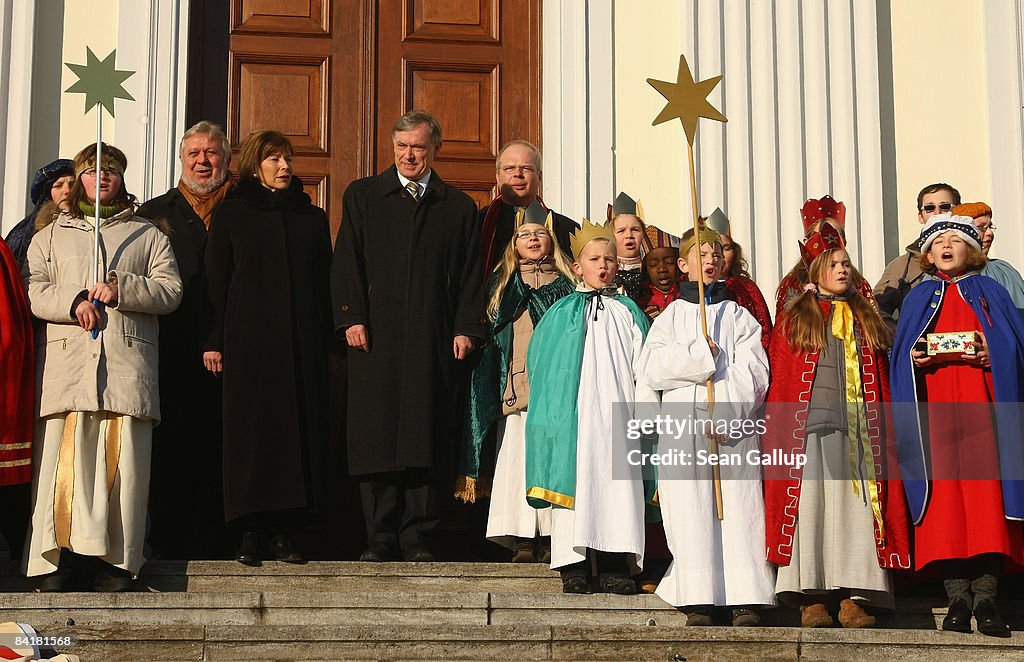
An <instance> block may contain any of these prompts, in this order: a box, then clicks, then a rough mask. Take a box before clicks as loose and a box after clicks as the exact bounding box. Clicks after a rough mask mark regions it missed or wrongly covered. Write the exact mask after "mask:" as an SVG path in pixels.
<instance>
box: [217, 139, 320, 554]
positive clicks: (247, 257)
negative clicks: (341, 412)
mask: <svg viewBox="0 0 1024 662" xmlns="http://www.w3.org/2000/svg"><path fill="white" fill-rule="evenodd" d="M292 153H293V149H292V145H291V143H290V142H289V141H288V139H287V138H286V137H285V136H284V135H282V134H280V133H278V132H276V131H259V132H256V133H254V134H252V135H251V136H249V138H248V139H247V140H246V142H245V144H244V145H243V146H242V152H241V155H240V159H239V167H238V169H239V178H240V180H239V183H238V186H237V188H236V189H235V195H236V197H235V198H234V199H228V200H225V201H224V202H223V203H221V205H220V206H219V207H218V208H217V210H216V211H215V212H214V217H213V221H212V222H211V224H210V235H209V238H208V240H207V247H206V275H207V281H208V287H209V294H210V303H211V307H212V329H211V333H210V338H209V341H208V342H207V346H206V350H207V351H206V352H205V353H204V354H203V362H204V364H205V365H206V367H207V369H208V370H210V371H211V372H213V373H214V374H218V375H219V374H223V398H224V515H225V519H226V520H227V521H228V522H230V523H233V524H234V525H235V526H236V527H237V528H239V529H240V530H241V531H242V541H241V545H240V547H239V550H238V554H237V555H236V560H238V561H239V562H241V563H245V564H247V565H259V564H260V562H261V560H262V559H264V558H270V559H277V560H279V561H287V562H289V563H302V562H303V558H302V555H301V554H299V553H298V552H297V551H295V550H294V549H293V548H292V545H291V542H290V538H289V532H290V531H292V530H294V529H295V528H296V527H297V526H299V525H302V524H305V523H308V522H309V521H310V520H311V518H310V515H311V514H312V513H314V512H315V511H316V507H317V502H318V501H319V500H320V499H319V496H320V494H321V490H322V487H323V484H324V481H323V477H322V470H323V466H324V453H325V448H326V441H327V351H328V344H329V342H330V338H331V333H332V329H333V327H332V322H331V300H330V291H329V282H330V281H329V274H330V261H331V239H330V228H329V225H328V222H327V214H326V213H325V212H324V210H322V209H320V208H319V207H316V206H314V205H313V204H312V203H311V202H310V199H309V196H308V195H306V194H305V193H304V192H303V190H302V183H301V182H300V181H299V180H298V179H297V178H295V177H293V176H292V167H291V161H292ZM266 536H269V538H265V537H266ZM267 543H269V548H268V547H267Z"/></svg>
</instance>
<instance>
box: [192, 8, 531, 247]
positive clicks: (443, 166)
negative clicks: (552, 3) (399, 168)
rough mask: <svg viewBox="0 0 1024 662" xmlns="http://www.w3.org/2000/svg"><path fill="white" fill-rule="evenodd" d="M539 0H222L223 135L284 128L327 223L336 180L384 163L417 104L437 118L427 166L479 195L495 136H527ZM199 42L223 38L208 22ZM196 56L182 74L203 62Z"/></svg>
mask: <svg viewBox="0 0 1024 662" xmlns="http://www.w3.org/2000/svg"><path fill="white" fill-rule="evenodd" d="M204 4H207V5H209V6H211V7H212V6H213V5H212V4H211V3H209V2H207V3H202V2H200V3H197V7H200V6H202V5H204ZM540 8H541V0H231V2H230V9H229V15H228V16H226V17H225V18H227V25H228V31H229V37H228V47H227V49H226V56H227V60H228V63H227V80H226V87H227V90H226V91H227V94H226V101H227V108H226V114H225V116H224V120H225V121H226V126H225V129H226V131H227V133H228V137H229V138H230V140H231V143H232V145H233V146H234V147H235V148H236V149H237V148H238V146H239V145H240V144H241V142H242V141H243V140H244V139H245V137H246V136H247V135H249V134H250V133H251V132H253V131H257V130H260V129H276V130H279V131H281V132H283V133H285V134H286V135H288V136H289V137H290V138H291V140H292V142H293V143H294V145H295V150H296V154H295V169H296V174H297V175H298V176H299V177H300V178H301V179H302V181H303V183H304V184H305V186H306V189H307V191H308V192H309V193H310V195H311V196H312V197H313V199H314V201H317V203H318V204H319V205H320V206H322V207H324V208H325V209H327V211H328V214H329V216H330V218H331V224H332V229H333V230H334V231H335V232H336V231H337V228H338V225H339V224H340V222H341V198H342V194H343V193H344V190H345V187H346V186H347V185H348V183H349V182H351V181H352V180H354V179H357V178H359V177H364V176H367V175H370V174H374V173H377V172H380V171H381V170H383V169H384V168H386V167H388V166H389V165H391V164H393V162H394V156H393V152H392V148H391V128H392V126H393V124H394V122H395V120H396V119H398V117H399V116H401V115H402V114H403V113H404V112H406V111H408V110H411V109H413V108H420V109H423V110H427V111H430V112H431V113H433V114H434V115H435V116H436V117H437V118H438V120H439V121H440V123H441V126H442V128H443V133H444V144H443V147H442V150H441V152H440V154H439V156H438V158H437V160H436V162H435V168H436V170H437V172H438V173H439V174H440V175H441V176H442V177H443V178H444V179H445V180H446V181H447V182H449V183H451V184H454V185H455V186H458V187H459V188H461V189H462V190H464V191H466V192H467V193H468V194H469V195H471V196H472V197H473V198H475V199H476V200H477V202H478V203H480V204H481V205H482V204H485V203H486V202H488V201H489V200H490V199H491V196H492V192H493V187H494V159H495V157H496V156H497V152H498V150H499V149H500V147H501V145H502V144H503V143H504V142H507V141H509V140H512V139H515V138H525V139H527V140H530V141H531V142H534V143H535V144H538V145H539V144H540V136H541V127H540V118H541V107H540V102H541V99H540V93H541V34H540V33H541V16H540ZM193 23H194V24H195V23H196V21H193ZM201 23H202V24H204V25H212V24H214V23H215V21H214V20H213V19H211V18H209V17H207V18H205V19H203V21H202V22H201ZM207 32H209V31H207ZM211 39H212V40H214V41H210V40H211ZM203 40H204V43H203V44H194V45H195V46H197V47H199V48H200V49H207V51H212V52H216V50H217V49H218V48H220V49H221V50H222V51H223V50H224V49H223V44H222V43H221V44H218V43H217V42H216V41H215V40H216V34H208V35H206V36H204V37H203ZM200 52H202V51H200ZM222 57H223V56H222ZM208 59H211V60H213V61H210V62H206V63H204V64H203V65H202V67H199V69H200V71H198V72H197V71H196V70H195V69H196V68H195V67H194V68H193V69H192V70H190V76H191V75H193V74H196V75H199V76H202V75H204V74H203V73H202V70H204V69H205V70H207V71H209V70H210V69H209V67H210V66H211V65H212V66H216V64H217V63H216V61H215V60H216V57H214V58H208ZM210 80H211V81H214V82H213V85H217V84H218V83H217V82H216V75H210ZM219 85H221V86H223V85H224V82H223V80H222V81H221V82H220V83H219ZM205 87H206V88H207V89H209V87H210V85H209V84H207V85H206V86H205ZM191 89H197V88H196V87H195V86H193V87H192V88H191ZM213 96H214V97H216V94H214V95H213ZM193 107H198V106H195V104H193ZM197 119H198V118H197Z"/></svg>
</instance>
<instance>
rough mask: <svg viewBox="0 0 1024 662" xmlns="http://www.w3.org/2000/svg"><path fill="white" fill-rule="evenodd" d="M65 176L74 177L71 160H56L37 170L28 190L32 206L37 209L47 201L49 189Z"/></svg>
mask: <svg viewBox="0 0 1024 662" xmlns="http://www.w3.org/2000/svg"><path fill="white" fill-rule="evenodd" d="M65 175H71V176H72V177H74V176H75V169H74V167H72V163H71V159H57V160H56V161H52V162H50V163H47V164H46V165H44V166H43V167H42V168H40V169H39V170H37V171H36V176H35V177H33V178H32V186H31V187H30V188H29V190H28V191H29V197H30V198H31V199H32V204H33V205H34V206H37V207H38V206H39V205H40V204H41V203H43V202H46V201H47V200H49V199H50V187H51V186H53V183H54V182H55V181H57V180H58V179H60V178H61V177H63V176H65Z"/></svg>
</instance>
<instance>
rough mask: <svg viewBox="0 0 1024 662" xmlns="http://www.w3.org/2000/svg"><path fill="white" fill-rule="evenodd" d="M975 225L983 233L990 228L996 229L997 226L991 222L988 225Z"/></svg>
mask: <svg viewBox="0 0 1024 662" xmlns="http://www.w3.org/2000/svg"><path fill="white" fill-rule="evenodd" d="M974 227H976V228H977V229H978V232H980V233H981V234H985V233H986V232H988V231H989V230H995V229H996V226H995V225H993V224H991V223H989V224H988V225H975V226H974Z"/></svg>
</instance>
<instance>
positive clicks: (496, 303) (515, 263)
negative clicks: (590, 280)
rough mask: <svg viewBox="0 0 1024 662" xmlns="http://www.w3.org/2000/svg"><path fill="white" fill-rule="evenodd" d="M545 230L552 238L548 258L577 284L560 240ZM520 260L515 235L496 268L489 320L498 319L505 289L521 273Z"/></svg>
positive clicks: (489, 302)
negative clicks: (514, 276) (517, 273)
mask: <svg viewBox="0 0 1024 662" xmlns="http://www.w3.org/2000/svg"><path fill="white" fill-rule="evenodd" d="M544 229H545V230H547V231H548V235H549V236H550V237H551V254H550V255H549V256H548V257H550V258H551V261H552V262H554V264H555V269H557V270H558V273H560V274H562V275H563V276H565V277H566V278H568V279H569V280H570V281H571V282H573V283H575V282H576V274H575V273H573V270H572V265H571V264H569V261H568V260H566V259H565V253H563V252H562V248H561V246H559V245H558V238H557V237H556V236H555V233H554V232H552V231H551V228H549V227H547V226H545V227H544ZM516 231H517V232H518V231H519V228H516ZM519 260H520V257H519V251H518V249H516V236H515V233H513V234H512V241H510V242H508V246H506V247H505V252H504V253H502V255H501V259H500V260H499V261H498V264H497V265H496V266H495V267H494V275H493V276H492V278H493V279H494V281H495V285H494V290H493V291H492V292H491V296H490V298H489V299H488V300H487V318H488V319H489V320H491V321H492V322H493V321H494V320H496V319H498V308H500V307H501V297H502V296H503V295H504V294H505V289H506V288H507V287H508V284H509V283H510V282H512V276H513V275H514V274H516V272H518V271H519Z"/></svg>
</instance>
